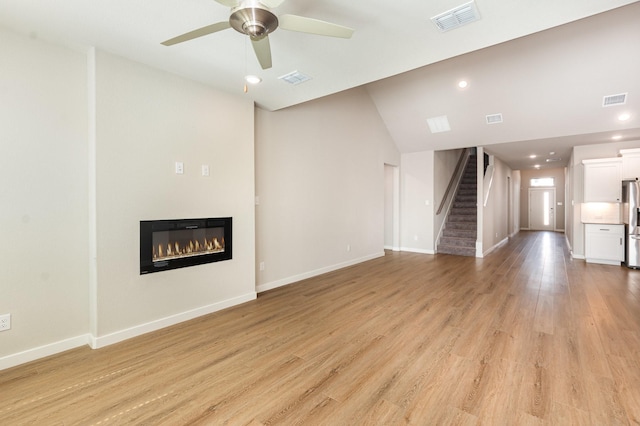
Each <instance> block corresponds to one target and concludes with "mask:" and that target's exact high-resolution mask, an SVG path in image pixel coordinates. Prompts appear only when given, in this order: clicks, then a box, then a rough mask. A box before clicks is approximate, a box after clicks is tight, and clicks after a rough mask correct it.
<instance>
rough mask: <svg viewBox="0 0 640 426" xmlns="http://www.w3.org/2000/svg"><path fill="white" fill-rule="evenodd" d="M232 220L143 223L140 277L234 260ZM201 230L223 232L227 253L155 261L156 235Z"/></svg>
mask: <svg viewBox="0 0 640 426" xmlns="http://www.w3.org/2000/svg"><path fill="white" fill-rule="evenodd" d="M232 222H233V220H232V218H231V217H221V218H203V219H175V220H171V219H166V220H141V221H140V275H143V274H149V273H153V272H160V271H167V270H170V269H177V268H184V267H187V266H195V265H202V264H205V263H211V262H219V261H222V260H230V259H232V258H233V250H232V246H233V240H232ZM201 228H223V229H224V251H222V252H218V253H207V254H201V255H196V256H191V257H185V258H177V259H165V260H160V261H155V262H154V260H153V244H152V241H153V240H152V238H153V233H154V232H163V231H181V230H191V229H201Z"/></svg>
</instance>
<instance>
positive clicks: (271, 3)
mask: <svg viewBox="0 0 640 426" xmlns="http://www.w3.org/2000/svg"><path fill="white" fill-rule="evenodd" d="M258 1H259V2H260V3H262V4H263V5H265V6H267V7H268V8H270V9H272V8H274V7H278V6H280V5H281V4H282V3H284V0H258Z"/></svg>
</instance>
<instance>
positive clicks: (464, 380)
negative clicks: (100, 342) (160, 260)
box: [0, 232, 640, 426]
mask: <svg viewBox="0 0 640 426" xmlns="http://www.w3.org/2000/svg"><path fill="white" fill-rule="evenodd" d="M639 423H640V271H633V270H629V269H627V268H624V267H615V266H605V265H595V264H586V263H585V262H584V261H581V260H572V259H571V258H570V257H569V255H568V252H567V249H566V245H565V240H564V235H563V234H557V233H548V232H539V233H538V232H520V233H519V234H518V235H517V236H516V237H515V238H512V239H511V240H510V241H509V243H508V244H506V245H504V246H503V247H501V248H500V249H498V250H497V251H495V252H494V253H492V254H491V255H489V256H488V257H487V258H485V259H475V258H469V257H456V256H451V255H435V256H431V255H422V254H415V253H392V252H389V253H387V255H386V256H385V257H383V258H379V259H376V260H372V261H369V262H366V263H363V264H360V265H356V266H353V267H350V268H346V269H343V270H340V271H336V272H332V273H329V274H325V275H322V276H319V277H315V278H312V279H308V280H305V281H302V282H299V283H296V284H292V285H289V286H286V287H282V288H278V289H275V290H272V291H269V292H266V293H263V294H261V295H260V296H259V297H258V299H257V300H255V301H252V302H249V303H245V304H243V305H241V306H237V307H234V308H231V309H227V310H225V311H222V312H218V313H215V314H212V315H208V316H206V317H201V318H198V319H196V320H193V321H189V322H187V323H183V324H180V325H177V326H174V327H170V328H167V329H164V330H161V331H158V332H154V333H150V334H148V335H144V336H140V337H138V338H135V339H131V340H128V341H126V342H122V343H119V344H116V345H112V346H110V347H107V348H104V349H100V350H95V351H93V350H91V349H88V348H80V349H76V350H72V351H69V352H66V353H63V354H60V355H56V356H53V357H50V358H48V359H44V360H40V361H36V362H33V363H30V364H27V365H23V366H19V367H16V368H13V369H9V370H5V371H0V424H1V425H23V424H35V425H122V424H127V425H129V424H144V425H183V424H185V425H186V424H189V425H223V424H229V425H253V426H258V425H298V424H299V425H332V426H335V425H404V424H411V425H432V424H434V425H436V424H445V425H448V424H461V425H476V424H489V425H528V424H534V425H535V424H554V425H569V424H571V425H574V424H576V425H591V424H593V425H616V424H639Z"/></svg>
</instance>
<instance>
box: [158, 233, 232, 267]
mask: <svg viewBox="0 0 640 426" xmlns="http://www.w3.org/2000/svg"><path fill="white" fill-rule="evenodd" d="M220 252H224V238H221V239H220V241H219V240H218V238H217V237H213V238H212V239H210V240H209V239H203V240H195V241H193V240H190V241H189V242H188V243H182V245H181V243H180V242H178V241H174V242H169V243H166V244H158V245H157V246H156V245H154V246H153V261H154V262H159V261H163V260H168V259H177V258H183V257H190V256H200V255H203V254H210V253H220Z"/></svg>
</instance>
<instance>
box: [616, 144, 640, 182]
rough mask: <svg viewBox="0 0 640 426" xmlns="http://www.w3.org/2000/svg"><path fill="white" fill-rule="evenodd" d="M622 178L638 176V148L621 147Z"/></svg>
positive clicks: (639, 163)
mask: <svg viewBox="0 0 640 426" xmlns="http://www.w3.org/2000/svg"><path fill="white" fill-rule="evenodd" d="M620 154H622V179H636V178H640V149H638V148H636V149H621V150H620Z"/></svg>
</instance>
